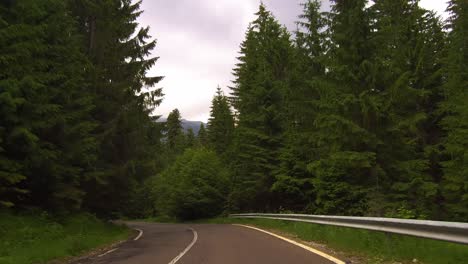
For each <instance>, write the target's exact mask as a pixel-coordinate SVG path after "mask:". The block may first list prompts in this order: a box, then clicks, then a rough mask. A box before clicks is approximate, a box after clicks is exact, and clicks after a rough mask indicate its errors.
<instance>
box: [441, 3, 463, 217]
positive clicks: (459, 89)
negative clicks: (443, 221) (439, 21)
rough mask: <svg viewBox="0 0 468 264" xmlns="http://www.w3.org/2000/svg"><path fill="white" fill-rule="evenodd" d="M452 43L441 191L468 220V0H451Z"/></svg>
mask: <svg viewBox="0 0 468 264" xmlns="http://www.w3.org/2000/svg"><path fill="white" fill-rule="evenodd" d="M449 10H450V12H451V17H450V19H449V27H450V29H451V31H450V33H449V44H448V48H447V50H448V51H447V57H446V60H445V64H444V72H445V74H446V76H447V82H446V83H445V85H444V95H445V98H446V100H445V101H444V102H443V103H442V104H441V108H440V110H441V111H442V112H444V114H445V117H444V118H443V119H442V121H441V124H442V127H443V128H444V130H445V131H446V136H445V138H444V140H443V142H442V144H443V146H444V148H445V149H444V153H445V155H446V159H445V160H444V161H443V162H442V166H443V171H444V177H443V181H442V189H443V190H442V192H443V194H444V197H445V199H446V201H445V202H446V203H447V211H448V212H449V213H450V214H451V217H452V218H454V219H458V220H461V221H467V220H468V104H467V103H466V102H467V101H468V90H467V89H468V73H467V70H466V69H467V68H468V50H467V45H466V43H467V38H468V3H467V2H466V1H458V0H452V1H450V4H449Z"/></svg>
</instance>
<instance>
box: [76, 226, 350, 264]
mask: <svg viewBox="0 0 468 264" xmlns="http://www.w3.org/2000/svg"><path fill="white" fill-rule="evenodd" d="M127 225H129V226H130V227H132V228H134V229H137V230H139V235H138V236H137V237H135V238H134V239H132V240H129V241H128V242H125V243H123V244H121V245H119V246H118V248H114V249H112V250H110V251H108V252H105V253H103V254H101V255H98V256H94V257H90V258H88V259H85V260H82V261H80V262H78V263H80V264H81V263H83V264H108V263H115V264H158V263H161V264H175V263H177V264H198V263H200V264H201V263H203V264H234V263H236V264H237V263H242V264H250V263H252V264H261V263H268V264H275V263H278V264H279V263H285V264H300V263H301V264H302V263H310V264H332V263H343V262H340V261H338V260H333V258H332V257H330V258H331V260H330V259H327V257H329V256H326V255H324V256H320V255H318V254H321V253H320V252H315V253H314V252H311V251H310V250H307V249H304V248H301V247H300V245H299V246H298V245H295V244H292V243H291V242H287V241H284V240H282V239H280V238H278V237H275V236H273V235H271V234H266V233H264V232H261V231H259V230H254V229H252V228H247V227H244V226H234V225H214V224H193V225H190V226H189V225H184V224H159V223H142V222H130V223H127ZM312 251H313V250H312Z"/></svg>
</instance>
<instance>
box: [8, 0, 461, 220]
mask: <svg viewBox="0 0 468 264" xmlns="http://www.w3.org/2000/svg"><path fill="white" fill-rule="evenodd" d="M140 5H141V2H136V3H135V2H134V1H131V0H106V1H92V0H66V1H63V0H41V1H35V0H22V1H12V0H10V1H2V2H1V3H0V204H1V205H0V206H1V207H3V208H10V209H8V210H28V209H34V208H36V209H37V208H39V209H40V210H46V211H48V212H53V213H58V214H66V213H70V212H75V211H88V212H92V213H94V214H97V215H98V216H101V217H124V216H126V217H134V218H136V217H138V218H141V217H154V216H157V217H170V218H177V219H182V220H184V219H193V218H203V217H213V216H216V215H220V214H223V213H230V212H251V211H255V212H297V213H310V214H329V215H355V216H361V215H368V216H385V217H399V218H420V219H434V220H439V219H440V220H457V221H468V90H467V89H468V71H467V70H466V69H468V46H467V45H468V2H467V1H464V0H451V1H450V2H449V9H448V11H449V18H448V19H447V20H446V21H443V20H442V19H441V17H439V16H437V15H436V14H435V13H434V12H432V11H428V10H425V9H423V8H421V7H419V5H418V1H417V0H375V1H374V3H373V4H372V5H368V1H367V0H346V1H345V0H334V1H332V6H331V10H330V11H328V12H323V11H321V10H322V8H321V6H320V1H318V0H308V1H305V2H304V3H303V4H302V7H303V12H302V14H300V15H299V16H298V19H297V20H298V21H297V29H296V30H295V31H294V32H289V31H288V30H287V29H286V28H285V27H284V26H283V25H281V23H280V21H278V20H277V19H276V18H275V17H274V15H273V14H272V13H271V12H269V11H268V10H267V7H266V6H265V5H264V4H261V5H260V6H259V9H258V12H257V13H256V14H255V16H256V19H255V20H254V21H252V22H251V23H250V26H249V27H248V28H247V30H246V33H245V40H244V41H243V42H242V43H241V45H240V51H239V57H238V63H237V65H236V67H235V68H234V69H233V75H234V77H233V78H234V80H233V85H232V87H230V91H231V92H230V93H229V94H224V93H223V91H222V89H221V88H219V87H218V90H217V92H216V94H215V95H214V97H213V100H212V104H211V111H210V119H209V120H208V123H207V124H206V127H205V126H204V125H203V124H202V125H201V127H200V130H199V132H198V133H197V134H195V133H194V132H193V131H192V130H188V131H187V132H184V130H183V129H182V125H181V122H182V117H181V114H180V112H179V111H178V110H177V109H174V110H173V111H172V112H171V113H170V114H169V116H168V117H167V120H166V121H165V122H157V120H158V118H159V116H158V115H157V114H155V113H157V112H158V111H157V106H158V105H159V104H160V103H161V100H162V98H163V91H162V89H161V88H158V87H157V84H158V82H159V81H160V80H161V79H162V78H163V77H160V76H148V71H149V69H150V68H151V67H152V66H153V65H155V64H156V63H157V60H158V57H153V55H152V54H157V49H155V48H156V40H155V39H152V38H151V36H149V28H148V27H141V26H140V25H138V23H137V18H138V16H139V15H140V14H141V12H142V11H141V10H140ZM168 89H170V88H168Z"/></svg>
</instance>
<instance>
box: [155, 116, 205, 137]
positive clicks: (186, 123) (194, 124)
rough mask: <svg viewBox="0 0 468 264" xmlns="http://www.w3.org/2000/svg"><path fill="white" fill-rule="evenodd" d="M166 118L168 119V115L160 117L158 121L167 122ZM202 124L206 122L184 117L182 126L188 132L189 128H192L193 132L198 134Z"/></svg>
mask: <svg viewBox="0 0 468 264" xmlns="http://www.w3.org/2000/svg"><path fill="white" fill-rule="evenodd" d="M166 120H167V118H166V117H161V118H159V119H158V121H157V122H166ZM201 124H203V125H205V126H206V124H205V123H203V122H202V121H190V120H185V119H182V128H183V129H184V131H185V132H187V130H188V129H189V128H191V129H192V130H193V133H195V135H198V130H200V125H201Z"/></svg>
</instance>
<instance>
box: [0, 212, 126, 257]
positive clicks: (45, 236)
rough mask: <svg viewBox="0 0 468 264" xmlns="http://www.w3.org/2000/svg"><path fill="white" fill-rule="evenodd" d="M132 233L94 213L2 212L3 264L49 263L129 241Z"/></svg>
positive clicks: (0, 217) (1, 254) (0, 242)
mask: <svg viewBox="0 0 468 264" xmlns="http://www.w3.org/2000/svg"><path fill="white" fill-rule="evenodd" d="M130 233H131V231H130V230H129V229H128V228H126V227H123V226H117V225H114V224H111V223H107V222H103V221H101V220H99V219H97V218H96V217H94V216H92V215H90V214H78V215H73V216H67V217H61V218H57V217H51V216H49V215H48V214H47V213H45V212H42V213H39V214H36V213H35V214H33V213H29V214H25V213H23V214H21V215H15V214H12V213H8V212H2V213H0V238H1V239H0V263H1V264H30V263H47V262H49V261H51V260H55V259H66V258H69V257H73V256H78V255H80V254H83V253H85V252H87V251H89V250H91V249H94V248H98V247H101V246H104V245H108V244H111V243H113V242H117V241H120V240H125V239H127V238H128V236H129V235H130Z"/></svg>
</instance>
